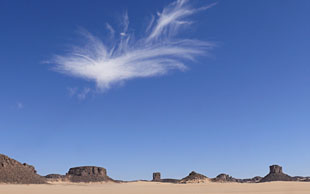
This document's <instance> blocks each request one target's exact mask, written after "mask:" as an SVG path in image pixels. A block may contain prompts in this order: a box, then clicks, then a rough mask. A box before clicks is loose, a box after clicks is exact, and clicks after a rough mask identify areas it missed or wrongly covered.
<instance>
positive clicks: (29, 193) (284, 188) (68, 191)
mask: <svg viewBox="0 0 310 194" xmlns="http://www.w3.org/2000/svg"><path fill="white" fill-rule="evenodd" d="M0 193H1V194H209V193H210V194H309V193H310V182H268V183H259V184H253V183H242V184H241V183H205V184H171V183H158V182H142V181H141V182H132V183H91V184H86V183H50V184H36V185H14V184H0Z"/></svg>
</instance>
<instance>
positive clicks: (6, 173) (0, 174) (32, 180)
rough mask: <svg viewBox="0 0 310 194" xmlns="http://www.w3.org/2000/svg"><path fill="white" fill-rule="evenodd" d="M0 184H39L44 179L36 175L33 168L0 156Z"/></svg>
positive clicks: (43, 181)
mask: <svg viewBox="0 0 310 194" xmlns="http://www.w3.org/2000/svg"><path fill="white" fill-rule="evenodd" d="M0 182H2V183H15V184H41V183H45V179H44V178H43V177H41V176H40V175H38V174H37V172H36V170H35V168H34V167H33V166H31V165H28V164H26V163H23V164H22V163H20V162H18V161H16V160H14V159H12V158H9V157H8V156H6V155H3V154H0Z"/></svg>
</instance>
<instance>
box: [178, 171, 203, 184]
mask: <svg viewBox="0 0 310 194" xmlns="http://www.w3.org/2000/svg"><path fill="white" fill-rule="evenodd" d="M208 181H209V179H208V177H206V176H205V175H202V174H199V173H197V172H195V171H192V172H191V173H189V175H188V176H187V177H184V178H183V179H181V180H180V183H202V182H208Z"/></svg>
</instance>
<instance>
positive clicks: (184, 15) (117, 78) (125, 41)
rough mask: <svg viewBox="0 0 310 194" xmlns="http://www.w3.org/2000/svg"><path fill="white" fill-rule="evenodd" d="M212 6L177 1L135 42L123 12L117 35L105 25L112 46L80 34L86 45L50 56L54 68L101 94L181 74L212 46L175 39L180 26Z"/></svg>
mask: <svg viewBox="0 0 310 194" xmlns="http://www.w3.org/2000/svg"><path fill="white" fill-rule="evenodd" d="M213 5H214V4H211V5H209V6H206V7H202V8H193V7H192V6H191V5H190V2H189V1H187V0H177V1H175V2H173V3H171V4H169V5H168V6H166V7H165V8H164V9H163V10H162V12H159V13H157V15H156V16H152V19H151V21H150V23H149V25H148V26H147V28H146V30H145V32H144V35H143V36H142V37H141V38H139V39H135V38H134V34H132V33H131V32H129V31H128V29H129V18H128V14H127V13H126V14H125V15H124V17H123V21H122V31H121V32H119V34H118V36H117V34H116V32H117V31H116V30H115V29H114V28H113V27H112V26H111V25H110V24H108V23H107V24H106V28H107V30H108V31H109V32H110V37H109V39H110V40H112V41H110V42H112V43H110V44H106V43H104V42H103V41H102V40H101V39H99V38H98V37H95V36H94V35H92V34H91V33H89V32H87V31H83V32H82V34H83V36H84V37H85V38H86V40H87V41H86V44H85V45H83V46H81V47H74V49H72V50H71V51H70V52H69V53H67V54H65V55H56V56H54V58H53V60H52V61H53V63H55V64H56V66H55V67H54V69H55V70H56V71H58V72H60V73H64V74H67V75H71V76H75V77H79V78H83V79H86V80H91V81H94V82H95V83H96V86H97V88H99V89H100V90H102V91H106V90H107V89H109V88H110V87H111V86H113V85H117V84H120V83H123V82H124V81H127V80H130V79H134V78H144V77H152V76H159V75H164V74H166V73H167V72H169V71H171V70H181V71H184V70H185V69H186V68H187V66H186V65H185V62H186V61H189V60H194V59H195V58H196V57H197V56H199V55H204V54H206V53H207V52H208V50H209V49H211V48H212V47H213V46H214V44H213V43H211V42H207V41H201V40H195V39H184V38H182V39H180V38H179V39H178V38H177V37H176V36H177V34H178V32H179V31H181V30H182V29H183V28H184V27H188V26H190V25H191V23H192V21H191V20H189V18H188V17H189V16H191V15H193V14H195V13H197V12H199V11H202V10H206V9H208V8H210V7H212V6H213ZM116 36H117V38H116ZM88 92H89V91H87V93H88ZM83 98H84V96H83Z"/></svg>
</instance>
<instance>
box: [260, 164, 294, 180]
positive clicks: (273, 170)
mask: <svg viewBox="0 0 310 194" xmlns="http://www.w3.org/2000/svg"><path fill="white" fill-rule="evenodd" d="M269 169H270V172H269V174H267V175H266V176H265V177H264V178H262V180H261V181H260V182H270V181H294V178H293V177H291V176H289V175H287V174H284V173H283V171H282V167H281V166H279V165H272V166H269Z"/></svg>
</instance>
